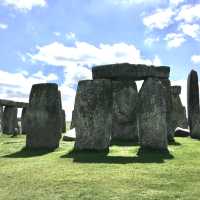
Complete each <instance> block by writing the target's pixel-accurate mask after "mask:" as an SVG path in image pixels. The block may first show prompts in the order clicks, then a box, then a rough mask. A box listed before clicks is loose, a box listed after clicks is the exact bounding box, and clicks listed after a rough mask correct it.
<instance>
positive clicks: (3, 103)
mask: <svg viewBox="0 0 200 200" xmlns="http://www.w3.org/2000/svg"><path fill="white" fill-rule="evenodd" d="M0 106H12V107H17V108H24V107H27V106H28V103H24V102H17V101H10V100H5V99H0Z"/></svg>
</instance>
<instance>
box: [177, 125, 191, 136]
mask: <svg viewBox="0 0 200 200" xmlns="http://www.w3.org/2000/svg"><path fill="white" fill-rule="evenodd" d="M174 134H175V136H176V137H188V136H189V135H190V131H189V130H188V129H183V128H181V127H177V128H176V129H175V133H174Z"/></svg>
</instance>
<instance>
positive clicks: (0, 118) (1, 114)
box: [0, 106, 3, 133]
mask: <svg viewBox="0 0 200 200" xmlns="http://www.w3.org/2000/svg"><path fill="white" fill-rule="evenodd" d="M2 118H3V106H0V133H2V131H3V130H2Z"/></svg>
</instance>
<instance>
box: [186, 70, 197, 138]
mask: <svg viewBox="0 0 200 200" xmlns="http://www.w3.org/2000/svg"><path fill="white" fill-rule="evenodd" d="M187 108H188V124H189V127H190V133H191V137H193V138H198V139H200V131H199V130H200V126H199V124H200V122H199V119H200V109H199V85H198V75H197V72H196V71H194V70H192V71H191V72H190V74H189V76H188V80H187Z"/></svg>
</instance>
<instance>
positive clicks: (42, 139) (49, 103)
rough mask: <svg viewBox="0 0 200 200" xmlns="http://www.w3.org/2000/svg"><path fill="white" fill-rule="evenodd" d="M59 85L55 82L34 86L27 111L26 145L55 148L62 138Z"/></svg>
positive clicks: (28, 146) (33, 147)
mask: <svg viewBox="0 0 200 200" xmlns="http://www.w3.org/2000/svg"><path fill="white" fill-rule="evenodd" d="M59 98H60V97H59V92H58V86H57V84H54V83H45V84H35V85H33V86H32V89H31V93H30V97H29V106H28V108H27V112H26V120H27V123H28V128H27V134H26V147H27V148H31V149H35V148H36V149H37V148H38V149H39V148H42V149H55V148H57V147H59V140H60V138H61V114H60V113H61V109H60V103H59V101H60V100H59Z"/></svg>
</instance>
